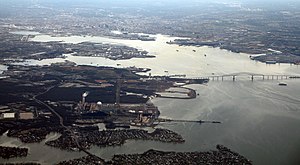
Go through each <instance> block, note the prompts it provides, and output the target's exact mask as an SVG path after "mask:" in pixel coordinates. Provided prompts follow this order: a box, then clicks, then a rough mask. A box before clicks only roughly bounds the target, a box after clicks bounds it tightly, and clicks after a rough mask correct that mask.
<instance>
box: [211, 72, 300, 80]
mask: <svg viewBox="0 0 300 165" xmlns="http://www.w3.org/2000/svg"><path fill="white" fill-rule="evenodd" d="M238 77H246V78H249V79H250V80H251V81H254V80H283V79H296V78H300V76H299V75H287V74H259V73H250V72H239V73H232V74H225V75H214V76H208V79H209V80H212V81H224V80H232V81H236V80H237V78H238Z"/></svg>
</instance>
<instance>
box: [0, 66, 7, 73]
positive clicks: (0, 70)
mask: <svg viewBox="0 0 300 165" xmlns="http://www.w3.org/2000/svg"><path fill="white" fill-rule="evenodd" d="M5 70H7V66H5V65H1V64H0V76H1V74H2V73H3V71H5Z"/></svg>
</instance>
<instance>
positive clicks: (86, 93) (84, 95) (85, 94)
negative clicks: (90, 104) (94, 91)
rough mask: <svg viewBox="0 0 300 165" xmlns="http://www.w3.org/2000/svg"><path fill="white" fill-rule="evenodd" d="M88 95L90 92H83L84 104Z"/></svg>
mask: <svg viewBox="0 0 300 165" xmlns="http://www.w3.org/2000/svg"><path fill="white" fill-rule="evenodd" d="M88 95H89V92H84V93H83V94H82V104H84V103H85V98H86V97H87V96H88Z"/></svg>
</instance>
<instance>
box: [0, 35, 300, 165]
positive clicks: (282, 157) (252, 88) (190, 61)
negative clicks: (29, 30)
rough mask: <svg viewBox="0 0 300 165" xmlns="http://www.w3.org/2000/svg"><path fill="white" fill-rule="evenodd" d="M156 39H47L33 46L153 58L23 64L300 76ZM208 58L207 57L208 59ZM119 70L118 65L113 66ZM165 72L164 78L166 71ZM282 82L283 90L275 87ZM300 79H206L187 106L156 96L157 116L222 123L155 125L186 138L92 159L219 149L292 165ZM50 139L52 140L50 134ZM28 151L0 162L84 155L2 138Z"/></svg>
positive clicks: (106, 151)
mask: <svg viewBox="0 0 300 165" xmlns="http://www.w3.org/2000/svg"><path fill="white" fill-rule="evenodd" d="M153 36H154V37H156V39H157V40H156V41H137V40H121V39H111V38H106V37H95V36H85V37H84V36H68V37H51V36H49V35H43V34H40V35H36V36H35V37H34V38H32V39H31V41H34V42H47V41H61V42H67V43H75V44H76V43H79V42H97V43H113V44H122V45H127V46H132V47H136V48H139V49H142V50H146V51H148V52H149V53H150V54H151V55H155V56H156V58H135V59H130V60H121V61H114V60H109V59H104V58H101V57H78V56H73V55H67V57H66V58H65V59H46V60H41V61H37V60H28V61H25V62H24V63H22V64H25V65H44V64H49V63H52V62H61V61H64V60H69V61H73V62H76V63H77V64H85V65H94V66H113V67H128V66H136V67H147V68H151V73H152V75H165V74H186V75H187V76H188V77H205V76H211V75H212V74H214V75H223V74H231V73H239V72H250V73H259V74H289V75H300V66H297V65H290V64H275V65H266V64H264V63H260V62H255V61H252V60H250V59H249V55H248V54H243V53H233V52H230V51H227V50H221V49H219V48H211V47H206V46H204V47H193V46H190V47H181V46H177V45H169V44H166V42H167V41H170V40H173V39H175V38H172V37H168V36H164V35H153ZM205 55H206V56H205ZM117 64H118V66H117ZM166 71H168V73H167V72H166ZM280 81H284V82H285V83H287V84H288V85H287V86H279V85H278V83H279V82H280ZM299 83H300V81H299V80H293V79H289V80H265V81H263V80H255V81H253V82H252V81H250V78H249V76H244V77H241V78H240V79H237V81H235V82H233V81H230V80H226V81H223V82H222V81H210V82H209V83H208V84H207V85H191V86H189V87H191V88H193V89H195V90H196V91H197V93H199V96H198V97H197V98H196V99H192V100H177V99H162V98H155V99H153V100H152V102H154V103H155V105H157V106H158V107H159V109H160V111H161V116H162V117H167V118H173V119H188V120H217V121H221V122H222V124H201V125H200V124H196V123H164V124H162V125H160V126H159V127H163V128H167V129H171V130H174V131H176V132H178V133H180V134H181V135H182V136H183V138H184V139H185V140H186V142H185V143H183V144H168V143H160V142H153V141H132V140H130V141H128V142H127V143H125V144H124V145H123V146H119V147H107V148H98V147H92V149H91V150H90V151H91V152H92V153H94V154H96V155H98V156H100V157H102V158H105V159H110V158H111V157H112V155H114V154H118V153H141V152H144V151H146V150H148V149H158V150H166V151H207V150H212V149H215V145H216V144H222V145H225V146H227V147H229V148H230V149H232V150H234V151H236V152H238V153H240V154H241V155H244V156H246V157H247V158H248V159H250V160H252V161H253V163H254V164H262V165H263V164H278V165H279V164H293V163H295V164H296V161H297V159H298V161H299V157H298V156H299V154H300V128H299V125H300V108H299V107H300V85H299ZM53 136H55V135H53ZM5 144H6V145H7V144H8V145H15V146H26V147H29V148H30V155H29V156H28V157H26V158H18V159H10V160H0V161H5V162H14V161H38V162H41V163H43V164H53V163H57V162H59V161H61V160H68V159H73V158H76V157H80V156H83V155H84V154H83V153H71V152H67V151H61V150H59V149H54V148H51V147H48V146H45V145H44V144H43V143H41V144H22V143H21V142H20V141H19V140H17V139H13V138H8V137H6V136H5V135H4V136H2V137H1V138H0V145H5Z"/></svg>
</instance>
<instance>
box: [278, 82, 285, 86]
mask: <svg viewBox="0 0 300 165" xmlns="http://www.w3.org/2000/svg"><path fill="white" fill-rule="evenodd" d="M278 85H279V86H287V83H284V82H280V83H278Z"/></svg>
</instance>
